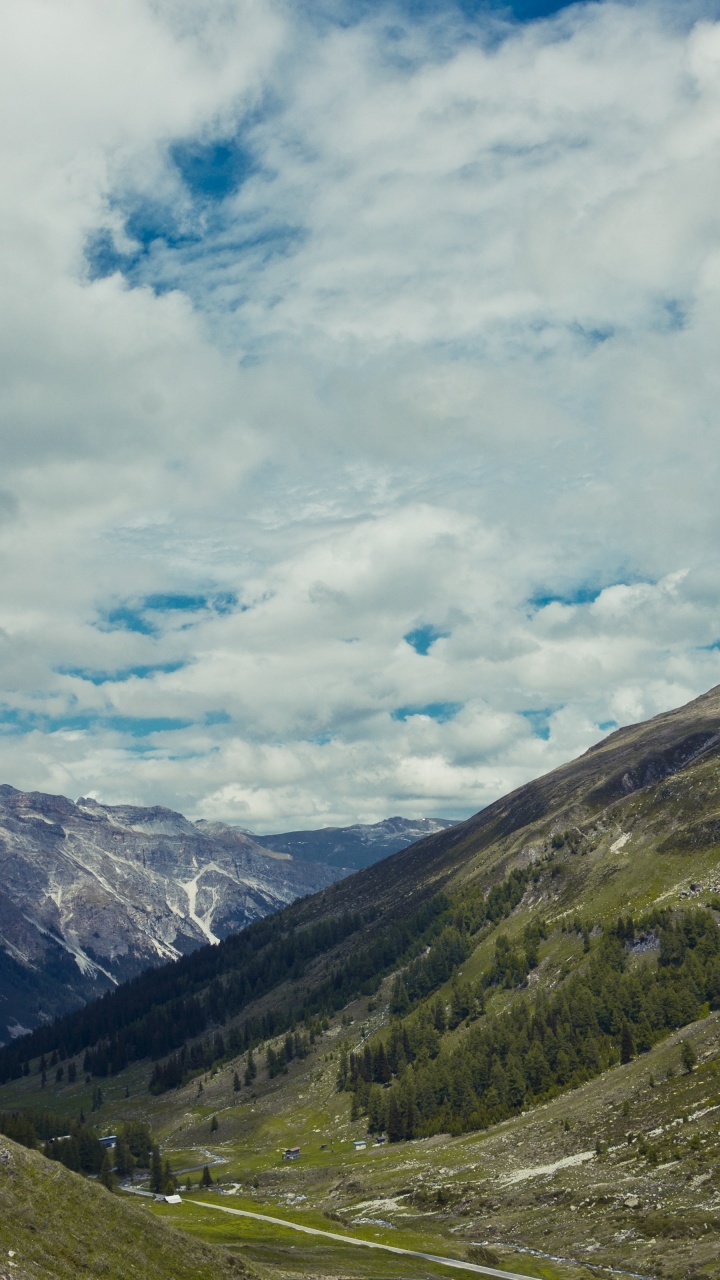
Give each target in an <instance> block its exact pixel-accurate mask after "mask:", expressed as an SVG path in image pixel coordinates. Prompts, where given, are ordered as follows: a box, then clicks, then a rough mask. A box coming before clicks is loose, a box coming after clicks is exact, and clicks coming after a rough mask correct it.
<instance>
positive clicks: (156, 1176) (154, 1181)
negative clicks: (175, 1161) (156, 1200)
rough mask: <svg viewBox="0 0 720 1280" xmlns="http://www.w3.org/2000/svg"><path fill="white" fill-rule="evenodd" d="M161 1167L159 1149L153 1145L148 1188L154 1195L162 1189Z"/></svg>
mask: <svg viewBox="0 0 720 1280" xmlns="http://www.w3.org/2000/svg"><path fill="white" fill-rule="evenodd" d="M162 1179H163V1169H162V1161H161V1159H160V1151H159V1149H158V1148H157V1147H155V1146H154V1147H153V1149H152V1155H151V1157H150V1190H151V1191H154V1192H155V1194H156V1195H159V1193H160V1192H161V1191H162Z"/></svg>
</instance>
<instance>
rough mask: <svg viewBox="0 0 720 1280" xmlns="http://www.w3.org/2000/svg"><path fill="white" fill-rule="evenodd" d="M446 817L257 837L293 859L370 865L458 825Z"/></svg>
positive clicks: (396, 820)
mask: <svg viewBox="0 0 720 1280" xmlns="http://www.w3.org/2000/svg"><path fill="white" fill-rule="evenodd" d="M457 825H458V824H457V823H456V822H449V821H448V820H447V819H444V818H385V820H384V821H383V822H374V823H372V824H370V825H363V824H362V823H356V825H355V826H352V827H321V828H320V830H319V831H285V832H283V833H281V834H280V835H271V836H255V837H254V838H255V839H256V840H259V841H260V843H261V844H262V845H263V846H264V847H265V848H266V849H274V850H275V851H276V852H277V853H289V854H292V856H293V858H306V859H307V860H308V861H310V862H326V863H328V865H329V866H331V867H353V868H354V869H355V870H359V869H360V868H361V867H369V866H370V865H371V863H373V862H379V861H380V859H381V858H389V857H390V854H391V853H398V852H399V850H400V849H405V848H407V846H408V845H409V844H415V843H416V842H417V841H418V840H423V839H424V838H425V837H426V836H431V835H435V833H436V832H438V831H446V830H448V829H449V828H450V827H455V826H457Z"/></svg>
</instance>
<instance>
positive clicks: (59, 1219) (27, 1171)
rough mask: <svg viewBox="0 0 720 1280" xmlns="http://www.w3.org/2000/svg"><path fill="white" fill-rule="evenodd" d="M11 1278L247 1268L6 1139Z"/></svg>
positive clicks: (210, 1274) (155, 1275)
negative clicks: (190, 1239)
mask: <svg viewBox="0 0 720 1280" xmlns="http://www.w3.org/2000/svg"><path fill="white" fill-rule="evenodd" d="M5 1268H8V1270H7V1273H6V1270H5ZM5 1274H7V1275H8V1276H10V1275H12V1276H14V1277H17V1280H77V1277H78V1276H87V1277H92V1278H93V1280H94V1277H96V1276H103V1277H107V1280H130V1277H135V1276H137V1277H142V1280H165V1278H166V1277H167V1280H229V1278H230V1277H238V1276H242V1275H243V1274H244V1269H243V1267H242V1264H241V1263H240V1261H239V1260H238V1259H237V1258H234V1257H232V1256H231V1255H230V1254H228V1253H226V1252H225V1251H224V1250H223V1251H221V1250H218V1249H211V1248H208V1247H207V1246H206V1245H204V1244H202V1242H195V1241H192V1242H191V1241H189V1240H188V1238H187V1236H186V1235H182V1234H180V1232H178V1231H176V1230H174V1229H173V1228H172V1227H170V1226H167V1225H166V1224H165V1223H162V1222H160V1221H158V1220H157V1219H155V1218H154V1217H152V1216H151V1215H150V1214H149V1213H148V1212H147V1211H145V1210H143V1209H142V1208H141V1207H140V1206H139V1205H137V1204H134V1203H131V1202H128V1200H126V1199H124V1198H122V1199H121V1198H120V1197H118V1196H114V1195H112V1194H111V1193H110V1192H108V1191H106V1190H105V1188H104V1187H102V1186H100V1185H99V1184H98V1183H96V1182H89V1181H87V1180H86V1179H83V1178H81V1177H79V1176H78V1175H77V1174H75V1173H70V1172H69V1171H68V1170H66V1169H64V1168H63V1166H62V1165H60V1164H57V1163H53V1162H51V1161H49V1160H45V1159H44V1157H43V1156H41V1155H40V1154H39V1153H38V1152H35V1151H28V1150H26V1149H25V1148H24V1147H20V1146H17V1145H16V1144H15V1143H14V1142H11V1141H9V1140H8V1139H1V1140H0V1275H3V1276H5Z"/></svg>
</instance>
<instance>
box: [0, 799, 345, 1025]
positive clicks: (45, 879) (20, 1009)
mask: <svg viewBox="0 0 720 1280" xmlns="http://www.w3.org/2000/svg"><path fill="white" fill-rule="evenodd" d="M342 874H343V872H342V871H341V870H338V869H335V868H330V867H327V866H324V865H319V864H313V863H309V862H307V861H295V860H294V859H293V858H291V857H290V856H289V855H287V854H277V853H274V852H273V851H271V850H266V849H263V848H262V847H261V846H260V845H258V844H257V842H256V841H254V840H253V839H251V838H250V837H249V836H247V835H245V834H243V833H242V832H240V831H237V830H235V829H234V828H232V827H223V826H221V825H220V824H217V827H216V828H214V829H213V830H212V831H210V830H203V829H202V828H201V827H197V826H195V825H194V824H193V823H191V822H188V820H187V819H186V818H184V817H183V816H182V815H181V814H179V813H174V812H172V811H171V810H169V809H162V808H154V809H142V808H135V807H132V806H129V805H115V806H109V805H101V804H98V803H97V802H96V801H94V800H88V799H81V800H79V801H78V802H77V804H73V803H72V801H70V800H67V799H65V797H63V796H49V795H43V794H41V793H39V792H30V793H26V792H22V791H16V790H15V788H13V787H9V786H3V787H0V1043H2V1042H3V1041H4V1040H7V1039H8V1038H9V1037H11V1036H12V1035H13V1034H18V1033H19V1032H20V1031H21V1030H22V1029H23V1028H26V1029H27V1028H31V1027H32V1026H34V1025H36V1024H37V1023H38V1022H39V1021H42V1020H44V1019H46V1018H47V1017H48V1016H52V1015H54V1014H57V1013H61V1012H64V1011H65V1010H66V1009H68V1008H73V1007H77V1006H78V1005H79V1004H81V1003H83V1002H84V1001H86V1000H88V999H92V998H93V997H94V996H95V995H96V994H97V993H98V991H103V990H106V989H109V988H111V987H113V986H115V985H116V984H117V983H118V982H121V981H123V980H124V979H126V978H128V977H130V976H131V975H133V974H135V973H138V972H140V971H141V970H142V969H145V968H147V967H148V966H149V965H157V964H158V963H160V962H162V961H165V960H169V959H174V958H176V957H178V956H180V955H183V954H186V953H188V952H190V951H192V950H194V949H196V948H197V947H200V946H203V945H205V944H206V943H207V942H217V941H218V940H219V939H220V938H224V937H227V936H228V934H230V933H232V932H234V931H235V930H237V929H239V928H242V927H243V926H244V925H246V924H248V923H249V922H250V921H252V920H256V919H258V918H260V917H262V916H265V915H267V914H268V913H270V912H273V911H277V910H278V909H279V908H280V907H283V906H285V905H286V904H287V903H289V902H292V901H293V900H294V899H295V898H297V897H301V896H303V895H304V894H307V893H312V892H314V891H315V890H317V889H319V888H321V887H322V886H324V885H327V884H330V883H332V882H333V881H334V880H335V879H336V878H337V877H338V876H339V875H342Z"/></svg>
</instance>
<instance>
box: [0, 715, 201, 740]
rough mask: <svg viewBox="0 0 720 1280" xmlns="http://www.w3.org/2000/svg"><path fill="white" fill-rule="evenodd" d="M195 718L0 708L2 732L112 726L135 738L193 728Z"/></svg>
mask: <svg viewBox="0 0 720 1280" xmlns="http://www.w3.org/2000/svg"><path fill="white" fill-rule="evenodd" d="M192 724H193V721H192V720H184V719H182V720H181V719H179V718H177V717H174V716H121V715H101V714H99V713H98V712H96V711H88V712H79V713H78V714H76V715H64V716H52V715H46V714H43V713H41V712H36V711H29V710H27V709H26V708H14V707H4V708H2V709H0V733H7V734H12V735H20V734H26V733H32V732H34V731H35V730H40V731H41V732H43V733H60V732H62V731H63V730H65V731H68V732H72V731H77V730H89V729H92V730H108V729H109V730H111V731H113V732H116V733H124V734H127V735H128V736H129V737H131V738H147V737H150V736H151V735H152V734H154V733H169V732H175V731H177V730H179V729H189V728H190V727H191V726H192Z"/></svg>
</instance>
